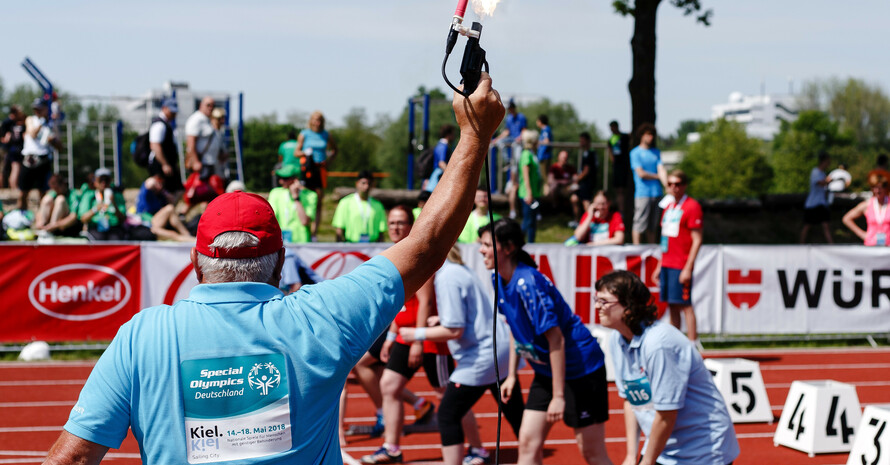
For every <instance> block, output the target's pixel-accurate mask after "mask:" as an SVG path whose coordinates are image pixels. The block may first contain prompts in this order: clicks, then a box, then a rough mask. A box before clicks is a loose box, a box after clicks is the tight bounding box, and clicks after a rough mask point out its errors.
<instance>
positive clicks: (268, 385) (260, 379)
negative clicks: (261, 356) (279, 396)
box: [247, 362, 281, 396]
mask: <svg viewBox="0 0 890 465" xmlns="http://www.w3.org/2000/svg"><path fill="white" fill-rule="evenodd" d="M247 384H248V385H249V386H250V388H251V389H259V390H260V395H264V396H265V395H268V394H269V391H270V390H272V389H275V388H277V387H278V385H279V384H281V372H280V371H278V368H276V367H275V365H273V364H272V363H271V362H267V363H256V364H254V365H253V368H251V369H250V371H249V372H248V373H247Z"/></svg>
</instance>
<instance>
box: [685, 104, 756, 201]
mask: <svg viewBox="0 0 890 465" xmlns="http://www.w3.org/2000/svg"><path fill="white" fill-rule="evenodd" d="M700 133H701V139H700V140H699V141H698V142H695V143H693V144H692V145H690V146H689V150H688V151H687V152H686V156H685V157H684V158H683V161H682V162H681V163H680V169H682V170H683V171H685V172H686V173H687V174H688V175H689V176H690V178H691V179H692V182H691V183H690V185H689V193H690V194H691V195H692V196H694V197H701V198H712V199H725V198H746V197H757V196H759V195H762V194H765V193H766V192H767V191H768V189H769V186H770V184H771V183H772V178H773V171H772V168H770V166H769V163H768V162H767V160H766V156H765V155H764V153H763V148H762V144H761V142H760V141H759V140H757V139H753V138H750V137H748V135H747V133H746V132H745V128H744V126H742V125H741V124H739V123H736V122H731V121H726V120H725V119H719V120H717V121H714V122H711V123H707V124H705V125H704V126H703V127H702V128H701V131H700Z"/></svg>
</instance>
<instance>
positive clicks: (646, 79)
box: [627, 0, 661, 146]
mask: <svg viewBox="0 0 890 465" xmlns="http://www.w3.org/2000/svg"><path fill="white" fill-rule="evenodd" d="M660 3H661V0H637V1H636V4H635V11H634V35H633V38H631V40H630V48H631V52H632V53H633V75H632V76H631V78H630V82H628V83H627V88H628V90H629V91H630V101H631V108H632V113H633V114H632V121H633V124H632V126H631V131H632V138H633V145H634V146H635V145H637V144H638V143H639V141H640V139H639V134H637V133H636V131H637V128H639V127H640V125H641V124H643V123H652V124H655V15H656V12H657V10H658V5H659V4H660Z"/></svg>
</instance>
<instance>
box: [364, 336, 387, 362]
mask: <svg viewBox="0 0 890 465" xmlns="http://www.w3.org/2000/svg"><path fill="white" fill-rule="evenodd" d="M388 332H389V328H387V329H386V330H385V331H383V332H382V333H380V336H378V337H377V340H375V341H374V343H373V344H371V348H370V349H368V353H369V354H371V356H372V357H374V358H375V359H377V361H380V351H381V350H383V343H384V342H386V333H388Z"/></svg>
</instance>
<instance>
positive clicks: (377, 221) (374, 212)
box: [332, 170, 386, 242]
mask: <svg viewBox="0 0 890 465" xmlns="http://www.w3.org/2000/svg"><path fill="white" fill-rule="evenodd" d="M373 182H374V178H373V175H372V174H371V172H370V171H368V170H362V171H361V172H359V174H358V179H357V180H356V181H355V193H354V194H349V195H347V196H346V197H343V198H342V199H340V203H338V204H337V209H336V210H335V211H334V221H333V222H332V225H333V226H334V229H335V230H336V232H337V242H380V241H381V240H382V239H383V234H382V233H383V232H384V231H386V211H385V210H384V209H383V204H382V203H380V201H379V200H377V199H374V198H371V196H370V193H371V187H372V185H373Z"/></svg>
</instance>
